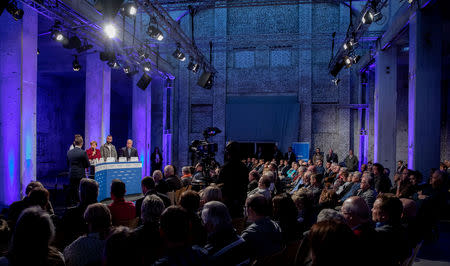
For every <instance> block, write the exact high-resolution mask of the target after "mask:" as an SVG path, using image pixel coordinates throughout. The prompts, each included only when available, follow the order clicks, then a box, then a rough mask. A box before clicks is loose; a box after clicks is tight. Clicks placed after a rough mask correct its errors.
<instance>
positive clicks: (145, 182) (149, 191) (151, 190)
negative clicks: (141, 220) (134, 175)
mask: <svg viewBox="0 0 450 266" xmlns="http://www.w3.org/2000/svg"><path fill="white" fill-rule="evenodd" d="M141 189H142V194H144V197H142V198H140V199H138V200H136V217H141V207H142V202H143V201H144V198H145V197H146V196H149V195H156V196H158V197H159V198H160V199H161V200H162V201H163V202H164V206H167V207H169V206H170V205H171V202H170V199H169V197H167V195H165V194H162V193H159V192H158V191H156V185H155V181H154V180H153V178H152V177H150V176H146V177H144V178H143V179H142V180H141Z"/></svg>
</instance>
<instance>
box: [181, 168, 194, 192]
mask: <svg viewBox="0 0 450 266" xmlns="http://www.w3.org/2000/svg"><path fill="white" fill-rule="evenodd" d="M181 173H182V174H183V175H182V176H181V183H182V184H183V186H184V187H187V186H189V185H190V184H191V182H192V174H191V168H190V167H189V166H185V167H183V168H181Z"/></svg>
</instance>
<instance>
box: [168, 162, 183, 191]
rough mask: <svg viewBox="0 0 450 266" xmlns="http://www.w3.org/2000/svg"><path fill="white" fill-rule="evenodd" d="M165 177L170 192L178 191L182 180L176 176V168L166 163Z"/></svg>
mask: <svg viewBox="0 0 450 266" xmlns="http://www.w3.org/2000/svg"><path fill="white" fill-rule="evenodd" d="M164 177H165V180H166V183H167V187H168V191H169V192H170V191H176V190H178V189H180V188H181V187H182V184H181V180H180V178H178V177H177V176H175V170H174V168H173V166H172V165H166V167H164Z"/></svg>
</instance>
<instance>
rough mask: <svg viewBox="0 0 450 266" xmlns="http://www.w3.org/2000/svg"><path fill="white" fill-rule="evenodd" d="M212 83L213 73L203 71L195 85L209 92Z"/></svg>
mask: <svg viewBox="0 0 450 266" xmlns="http://www.w3.org/2000/svg"><path fill="white" fill-rule="evenodd" d="M213 83H214V73H211V72H208V71H203V73H202V75H201V76H200V78H199V79H198V81H197V85H199V86H200V87H202V88H205V89H207V90H210V89H211V88H212V86H213Z"/></svg>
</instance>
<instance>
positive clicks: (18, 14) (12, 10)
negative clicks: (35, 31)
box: [2, 0, 24, 21]
mask: <svg viewBox="0 0 450 266" xmlns="http://www.w3.org/2000/svg"><path fill="white" fill-rule="evenodd" d="M2 1H7V0H2ZM6 11H8V13H9V14H11V16H12V17H13V18H14V20H16V21H17V20H19V19H22V18H23V13H24V12H23V10H22V9H20V8H18V7H17V2H16V1H15V0H14V1H11V2H10V3H9V4H8V5H7V6H6Z"/></svg>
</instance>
